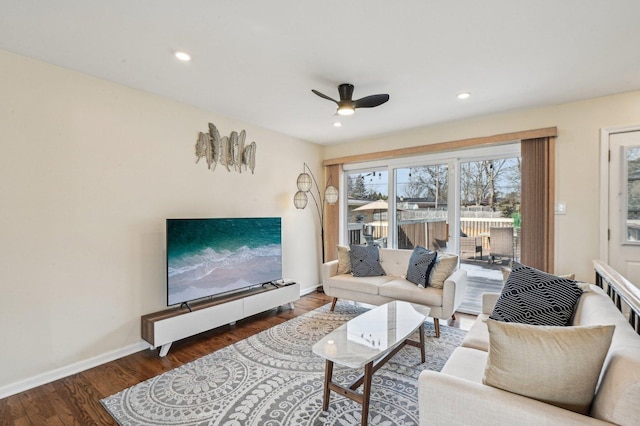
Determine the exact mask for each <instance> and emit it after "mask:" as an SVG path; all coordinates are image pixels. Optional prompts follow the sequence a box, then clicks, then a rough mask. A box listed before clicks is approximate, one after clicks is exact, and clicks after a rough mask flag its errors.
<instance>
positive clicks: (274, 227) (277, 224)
mask: <svg viewBox="0 0 640 426" xmlns="http://www.w3.org/2000/svg"><path fill="white" fill-rule="evenodd" d="M281 278H282V230H281V219H280V218H279V217H278V218H275V217H269V218H234V219H167V305H169V306H171V305H175V304H178V303H183V302H188V301H190V300H195V299H200V298H203V297H208V296H215V295H219V294H222V293H228V292H233V291H238V290H242V289H245V288H248V287H252V286H256V285H260V284H263V283H268V282H271V281H274V280H278V279H281Z"/></svg>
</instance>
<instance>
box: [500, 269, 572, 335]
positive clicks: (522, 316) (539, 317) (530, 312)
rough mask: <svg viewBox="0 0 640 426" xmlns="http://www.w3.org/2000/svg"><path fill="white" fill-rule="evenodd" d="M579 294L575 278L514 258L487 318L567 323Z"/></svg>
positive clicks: (537, 323)
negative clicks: (523, 262) (516, 260)
mask: <svg viewBox="0 0 640 426" xmlns="http://www.w3.org/2000/svg"><path fill="white" fill-rule="evenodd" d="M580 296H582V289H580V287H578V286H577V285H576V283H575V281H573V280H570V279H566V278H561V277H558V276H556V275H552V274H549V273H547V272H543V271H540V270H538V269H535V268H531V267H529V266H525V265H521V264H519V263H516V262H514V263H513V266H512V267H511V273H510V274H509V278H507V282H506V283H505V284H504V288H503V289H502V293H501V294H500V297H499V298H498V301H497V302H496V306H495V307H494V309H493V312H492V313H491V316H490V317H489V318H491V319H494V320H497V321H504V322H518V323H522V324H530V325H550V326H567V325H570V324H569V323H570V321H571V317H572V315H573V310H574V309H575V306H576V304H577V303H578V300H579V299H580Z"/></svg>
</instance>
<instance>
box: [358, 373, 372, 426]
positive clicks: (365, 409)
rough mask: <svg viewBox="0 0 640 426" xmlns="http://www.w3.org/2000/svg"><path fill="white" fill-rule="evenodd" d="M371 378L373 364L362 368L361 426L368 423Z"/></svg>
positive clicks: (365, 425)
mask: <svg viewBox="0 0 640 426" xmlns="http://www.w3.org/2000/svg"><path fill="white" fill-rule="evenodd" d="M372 376H373V362H370V363H368V364H367V365H365V366H364V383H363V388H362V421H361V422H360V424H361V425H362V426H367V423H368V421H369V400H370V398H371V378H372Z"/></svg>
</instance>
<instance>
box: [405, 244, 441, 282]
mask: <svg viewBox="0 0 640 426" xmlns="http://www.w3.org/2000/svg"><path fill="white" fill-rule="evenodd" d="M437 256H438V252H435V251H431V250H428V249H426V248H424V247H421V246H418V247H416V248H415V249H413V253H411V258H410V259H409V266H408V267H407V280H409V281H411V282H412V283H414V284H418V286H419V287H422V288H425V287H426V286H427V280H428V279H429V274H430V273H431V269H432V268H433V265H434V264H435V262H436V257H437Z"/></svg>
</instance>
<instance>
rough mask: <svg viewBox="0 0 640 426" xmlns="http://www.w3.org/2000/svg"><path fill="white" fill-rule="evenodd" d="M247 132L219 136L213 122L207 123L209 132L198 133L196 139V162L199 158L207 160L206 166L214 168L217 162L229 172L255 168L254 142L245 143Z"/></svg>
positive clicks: (240, 171)
mask: <svg viewBox="0 0 640 426" xmlns="http://www.w3.org/2000/svg"><path fill="white" fill-rule="evenodd" d="M246 136H247V132H245V131H244V130H243V131H241V132H240V133H238V132H235V131H234V132H231V135H229V136H223V137H220V132H218V129H217V128H216V126H214V125H213V123H209V133H202V132H200V133H199V134H198V140H197V141H196V163H197V162H198V161H200V159H201V158H203V157H204V158H205V160H206V161H207V167H208V168H209V169H210V170H215V169H216V166H217V165H218V164H219V165H220V166H222V167H226V169H227V171H228V172H230V171H231V170H232V169H233V170H235V171H237V172H238V173H242V169H243V167H244V170H245V171H246V170H251V173H252V174H253V170H254V169H255V168H256V143H255V142H251V143H250V144H247V145H245V138H246Z"/></svg>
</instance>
